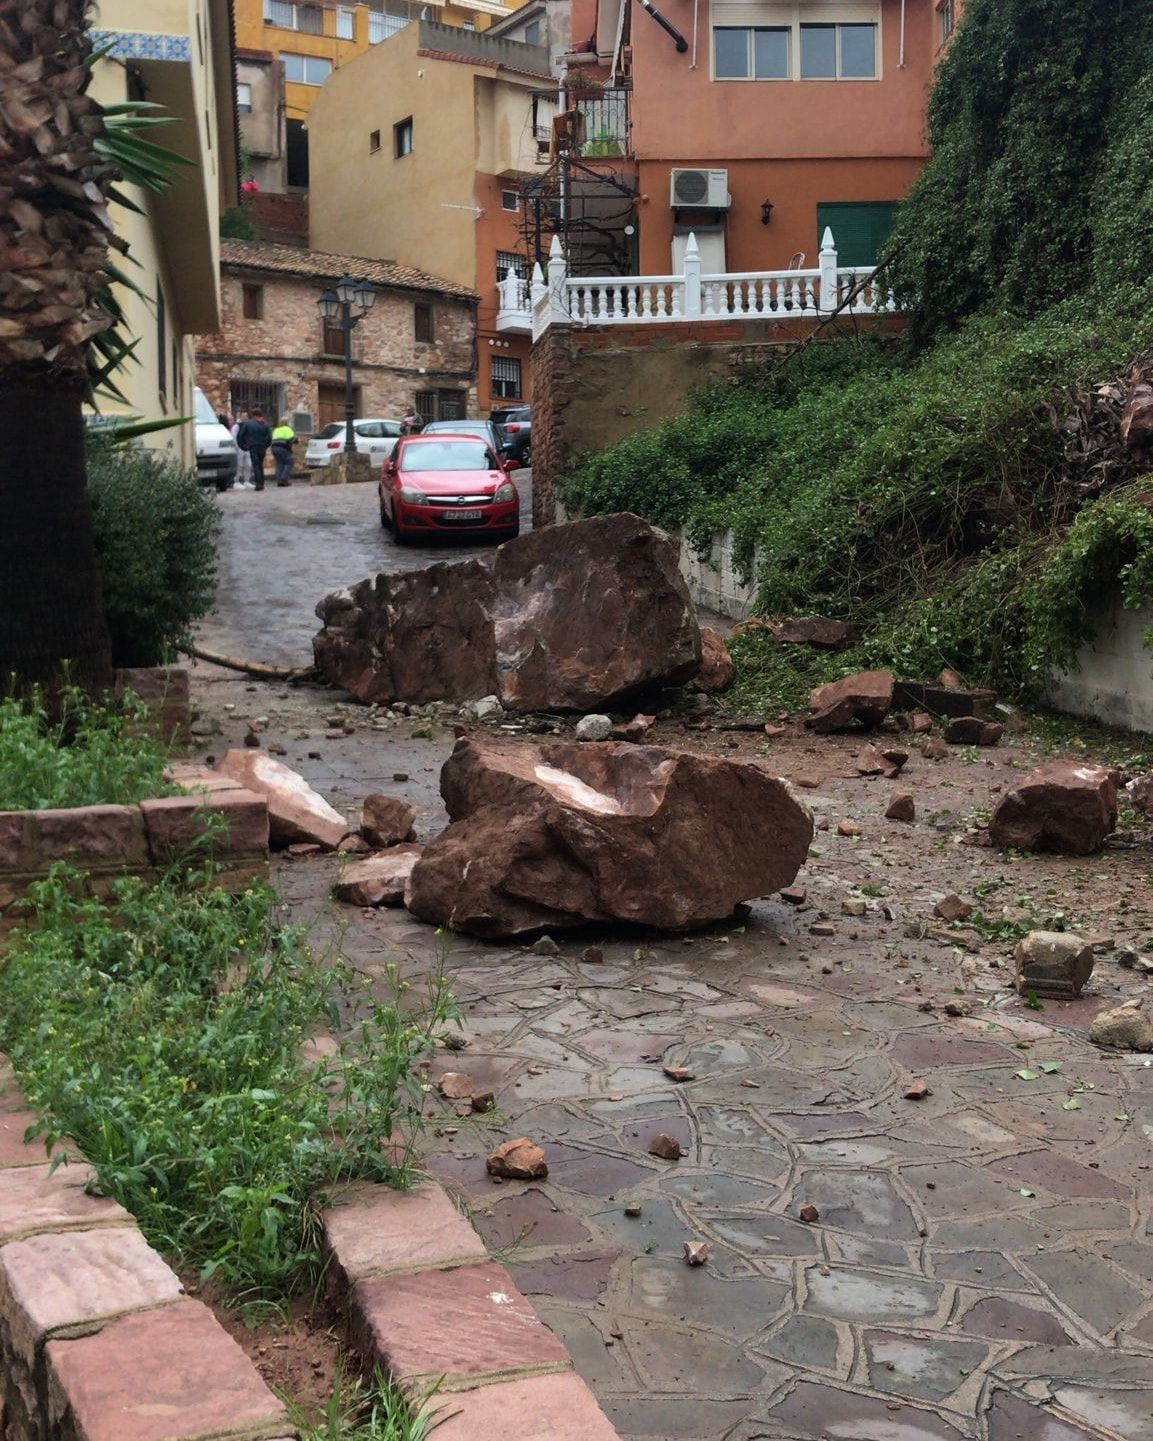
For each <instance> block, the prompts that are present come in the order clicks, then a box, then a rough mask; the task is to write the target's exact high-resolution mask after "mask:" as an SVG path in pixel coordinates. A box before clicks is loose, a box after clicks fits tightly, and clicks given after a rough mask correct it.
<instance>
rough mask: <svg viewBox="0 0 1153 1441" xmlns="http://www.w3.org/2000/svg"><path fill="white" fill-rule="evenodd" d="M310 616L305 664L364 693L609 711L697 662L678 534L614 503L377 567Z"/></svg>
mask: <svg viewBox="0 0 1153 1441" xmlns="http://www.w3.org/2000/svg"><path fill="white" fill-rule="evenodd" d="M317 615H318V616H319V617H320V620H321V622H322V625H323V628H322V629H321V631H320V632H319V634H318V635H317V636H316V637H315V638H314V640H313V653H314V656H315V659H316V667H317V670H318V671H319V672H320V674H321V676H322V677H323V678H324V679H325V680H327V681H330V682H332V683H333V684H335V685H339V686H341V687H342V688H343V689H345V690H348V691H351V692H352V694H353V695H354V696H356V698H357V699H358V700H362V701H370V702H371V701H384V702H392V701H396V700H401V701H405V702H408V703H418V704H423V703H426V702H428V701H434V700H450V701H455V702H457V703H459V702H462V701H470V700H472V701H475V700H479V699H480V698H482V697H486V696H496V698H497V699H498V700H499V701H500V702H501V704H502V705H503V706H504V707H505V709H506V710H510V711H514V712H518V713H525V712H529V711H581V712H588V711H592V710H598V709H604V710H608V709H613V708H615V707H616V706H618V705H622V704H625V703H626V702H627V701H628V700H629V699H630V698H632V697H635V696H637V695H639V694H641V693H643V692H644V691H646V690H650V689H654V688H657V687H661V686H675V685H683V684H684V683H686V682H687V681H690V680H692V678H693V676H695V675H696V673H697V671H698V669H699V668H700V661H701V651H700V646H701V641H700V631H699V628H698V625H697V619H696V614H695V611H694V608H693V603H692V600H691V599H690V597H689V593H688V590H687V588H686V586H685V583H684V581H683V579H682V578H681V575H680V572H679V569H678V546H677V543H676V542H675V541H674V540H673V539H671V538H670V537H669V536H667V535H665V534H663V532H661V531H659V530H655V529H654V528H653V527H652V526H650V525H649V524H648V523H647V522H646V521H644V520H641V519H640V517H639V516H635V515H627V514H622V515H602V516H594V517H592V518H591V519H589V520H578V521H573V522H571V523H569V524H567V525H552V526H548V527H546V528H543V529H541V530H537V531H533V532H532V533H531V534H529V535H523V536H521V537H520V538H519V539H518V540H514V541H509V542H508V543H507V544H505V545H503V546H501V547H500V549H499V550H497V551H496V552H495V554H494V556H493V558H492V560H491V561H484V562H482V561H476V560H467V561H460V562H457V563H455V564H445V563H443V562H440V563H437V564H436V565H432V566H429V567H427V568H426V569H424V570H418V571H409V572H406V573H403V574H381V575H378V576H375V577H374V578H372V579H369V580H364V581H361V582H360V583H359V584H358V585H354V586H352V587H351V588H350V589H348V590H343V591H336V592H334V593H333V594H332V595H329V596H327V597H326V598H325V599H324V600H322V601H321V602H320V604H319V606H318V607H317Z"/></svg>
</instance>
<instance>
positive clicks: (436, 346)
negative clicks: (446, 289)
mask: <svg viewBox="0 0 1153 1441" xmlns="http://www.w3.org/2000/svg"><path fill="white" fill-rule="evenodd" d="M246 283H248V284H252V285H258V286H260V287H262V315H261V318H260V319H258V320H249V319H246V318H245V315H244V291H243V287H244V285H245V284H246ZM324 288H325V286H324V284H323V283H322V282H320V281H318V280H315V279H312V278H309V277H306V276H297V275H289V274H277V273H273V272H266V271H250V272H247V273H246V272H245V271H243V270H241V269H234V268H233V267H228V268H226V269H225V271H224V273H223V275H222V279H221V290H222V313H223V319H224V323H223V328H222V329H221V330H220V331H219V332H217V333H216V334H214V335H205V336H201V337H200V341H199V346H198V350H197V359H196V371H197V383H198V384H199V385H200V386H201V387H202V389H203V390H204V392H205V394H206V395H207V396H208V399H209V400H210V401H211V403H212V406H213V408H214V409H215V410H218V411H220V410H228V409H230V408H231V400H232V397H231V386H232V382H233V381H234V380H245V381H255V382H260V383H263V384H267V385H275V386H280V387H282V390H281V392H280V393H281V395H282V396H283V399H284V409H285V411H286V413H293V412H302V413H306V414H308V415H310V416H311V417H312V419H313V428H314V429H316V428H319V414H320V390H319V388H320V386H321V385H322V384H324V385H333V386H337V387H341V388H343V385H344V361H343V358H342V357H341V356H339V355H332V356H329V355H326V354H325V353H324V350H323V328H322V325H321V320H320V313H319V311H318V310H317V307H316V301H317V297H318V296H319V294H320V292H321V290H322V289H324ZM418 303H419V304H430V303H431V305H432V307H433V317H434V320H433V324H434V336H435V338H434V340H433V341H432V342H431V343H428V342H418V341H417V340H416V339H415V322H414V307H415V306H416V305H417V304H418ZM352 355H353V375H352V379H353V384H354V385H356V386H359V387H360V393H361V401H360V407H359V408H360V413H361V414H362V415H368V416H384V417H387V418H390V419H397V420H399V419H400V417H401V416H402V415H403V414H404V410H405V407H406V406H407V405H408V404H409V403H410V402H415V398H416V396H417V394H418V393H419V392H422V391H430V390H432V391H440V390H445V391H455V392H460V393H462V394H463V395H464V396H465V397H466V404H467V407H468V411H469V413H471V414H475V411H476V306H475V302H473V301H471V300H466V299H460V298H457V297H455V296H445V295H433V294H430V293H427V292H416V291H405V290H401V289H389V288H384V287H381V288H379V289H378V292H377V297H376V303H375V304H374V306H373V308H372V309H371V310H370V311H369V312H368V314H367V316H365V318H364V319H363V320H361V322H360V323H359V325H358V326H357V327H356V329H355V330H354V331H353V335H352Z"/></svg>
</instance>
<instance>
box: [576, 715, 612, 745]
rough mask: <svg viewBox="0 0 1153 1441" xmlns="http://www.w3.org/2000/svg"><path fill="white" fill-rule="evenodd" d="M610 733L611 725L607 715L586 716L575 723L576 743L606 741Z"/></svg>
mask: <svg viewBox="0 0 1153 1441" xmlns="http://www.w3.org/2000/svg"><path fill="white" fill-rule="evenodd" d="M612 733H613V723H612V721H611V720H610V719H609V718H608V716H607V715H586V716H581V718H580V720H579V721H577V728H576V738H577V740H578V741H607V740H608V738H609V736H611V735H612Z"/></svg>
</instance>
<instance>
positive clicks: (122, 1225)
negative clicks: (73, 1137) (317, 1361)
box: [0, 1058, 291, 1441]
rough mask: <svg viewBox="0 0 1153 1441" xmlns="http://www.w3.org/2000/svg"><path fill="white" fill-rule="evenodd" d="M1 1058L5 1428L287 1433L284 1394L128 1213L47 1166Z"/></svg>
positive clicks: (77, 1435)
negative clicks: (186, 1287) (189, 1292)
mask: <svg viewBox="0 0 1153 1441" xmlns="http://www.w3.org/2000/svg"><path fill="white" fill-rule="evenodd" d="M33 1119H34V1117H33V1116H32V1114H31V1112H29V1111H28V1110H27V1109H26V1105H25V1101H24V1098H23V1096H22V1095H21V1094H20V1092H19V1091H18V1090H17V1088H16V1086H15V1082H14V1079H13V1075H12V1070H11V1068H10V1067H9V1066H8V1064H7V1062H6V1061H4V1060H3V1058H0V1435H2V1436H3V1437H4V1438H5V1441H49V1438H51V1441H194V1438H203V1437H206V1436H211V1437H213V1438H218V1441H288V1437H289V1433H290V1431H291V1427H290V1425H289V1422H288V1416H287V1414H286V1412H285V1409H284V1407H283V1405H282V1404H281V1403H280V1402H279V1401H278V1400H277V1399H276V1397H275V1396H274V1395H273V1394H272V1392H271V1391H270V1390H269V1389H268V1387H267V1386H266V1385H265V1383H264V1381H263V1379H262V1377H261V1376H260V1374H259V1373H258V1372H257V1370H256V1369H255V1367H254V1366H253V1365H252V1363H251V1362H250V1361H249V1360H248V1358H247V1356H245V1354H244V1352H243V1351H242V1350H241V1348H240V1347H239V1346H238V1345H237V1344H236V1342H235V1341H234V1340H233V1339H232V1337H231V1336H229V1335H228V1333H227V1331H225V1330H224V1328H223V1327H222V1326H221V1325H220V1323H219V1322H218V1321H217V1320H216V1318H215V1316H213V1314H212V1312H211V1311H210V1310H209V1309H208V1307H207V1306H204V1305H202V1304H201V1303H200V1302H199V1301H193V1300H190V1299H189V1298H188V1297H186V1296H185V1295H184V1292H183V1289H182V1287H181V1285H180V1280H179V1278H178V1277H177V1276H176V1274H175V1273H174V1272H173V1271H171V1270H170V1269H169V1267H168V1266H167V1265H166V1264H165V1263H164V1261H163V1260H162V1259H161V1258H160V1256H158V1255H157V1253H156V1252H155V1251H153V1250H152V1248H151V1247H150V1246H149V1245H148V1244H147V1242H146V1241H145V1240H144V1237H143V1236H142V1235H141V1234H140V1231H139V1230H138V1229H137V1227H136V1223H135V1222H134V1221H133V1219H132V1217H131V1216H130V1215H129V1213H128V1212H127V1211H125V1210H124V1208H123V1207H122V1206H120V1205H118V1204H117V1203H116V1202H115V1201H111V1200H108V1199H107V1198H106V1197H102V1196H93V1195H90V1194H89V1193H88V1191H87V1190H86V1187H87V1186H88V1185H90V1184H91V1182H92V1180H93V1178H94V1173H93V1171H92V1169H91V1167H89V1166H87V1165H85V1164H83V1163H75V1162H74V1163H70V1164H68V1165H64V1166H61V1167H59V1168H58V1169H57V1170H56V1171H55V1172H52V1168H51V1166H50V1165H49V1164H48V1162H47V1161H46V1160H45V1156H44V1148H43V1146H42V1145H30V1144H28V1143H27V1142H25V1140H24V1133H25V1131H26V1129H27V1127H28V1126H29V1124H30V1123H31V1122H32V1121H33Z"/></svg>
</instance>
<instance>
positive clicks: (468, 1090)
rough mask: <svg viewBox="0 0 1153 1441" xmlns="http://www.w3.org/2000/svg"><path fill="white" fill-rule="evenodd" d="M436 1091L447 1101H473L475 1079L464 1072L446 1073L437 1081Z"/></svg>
mask: <svg viewBox="0 0 1153 1441" xmlns="http://www.w3.org/2000/svg"><path fill="white" fill-rule="evenodd" d="M436 1089H437V1090H438V1091H439V1092H440V1094H441V1095H442V1096H443V1097H444V1098H445V1100H446V1101H471V1100H472V1092H473V1079H472V1077H471V1076H466V1075H465V1073H464V1072H463V1071H445V1073H444V1075H443V1076H441V1078H440V1080H439V1081H437V1083H436Z"/></svg>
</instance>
